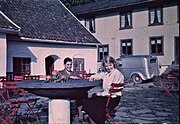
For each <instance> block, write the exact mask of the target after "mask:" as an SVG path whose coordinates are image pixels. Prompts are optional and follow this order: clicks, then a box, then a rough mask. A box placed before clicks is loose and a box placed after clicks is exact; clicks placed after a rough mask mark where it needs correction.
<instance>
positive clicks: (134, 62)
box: [117, 55, 159, 83]
mask: <svg viewBox="0 0 180 124" xmlns="http://www.w3.org/2000/svg"><path fill="white" fill-rule="evenodd" d="M117 61H118V62H119V66H118V68H119V70H120V71H121V72H122V73H123V74H124V76H125V78H126V79H127V78H131V79H132V80H133V82H134V83H142V82H143V81H145V80H148V79H152V78H153V77H154V76H158V74H159V69H158V60H157V57H155V56H150V55H134V56H124V57H120V58H118V59H117Z"/></svg>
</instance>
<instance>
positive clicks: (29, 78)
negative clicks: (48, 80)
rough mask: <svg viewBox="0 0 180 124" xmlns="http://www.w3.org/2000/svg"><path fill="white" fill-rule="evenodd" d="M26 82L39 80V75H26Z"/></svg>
mask: <svg viewBox="0 0 180 124" xmlns="http://www.w3.org/2000/svg"><path fill="white" fill-rule="evenodd" d="M24 80H39V75H27V76H26V75H25V76H24Z"/></svg>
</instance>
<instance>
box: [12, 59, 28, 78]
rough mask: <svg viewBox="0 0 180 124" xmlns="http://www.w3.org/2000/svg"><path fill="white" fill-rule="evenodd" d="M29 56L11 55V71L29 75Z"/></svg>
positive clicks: (16, 73)
mask: <svg viewBox="0 0 180 124" xmlns="http://www.w3.org/2000/svg"><path fill="white" fill-rule="evenodd" d="M30 63H31V58H20V57H13V73H14V74H15V75H30Z"/></svg>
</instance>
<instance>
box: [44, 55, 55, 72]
mask: <svg viewBox="0 0 180 124" xmlns="http://www.w3.org/2000/svg"><path fill="white" fill-rule="evenodd" d="M45 66H46V75H51V72H52V71H53V70H54V58H53V57H51V56H48V57H46V58H45Z"/></svg>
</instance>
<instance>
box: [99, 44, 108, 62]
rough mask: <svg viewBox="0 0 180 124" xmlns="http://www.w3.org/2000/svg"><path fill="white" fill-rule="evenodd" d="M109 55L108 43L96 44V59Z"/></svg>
mask: <svg viewBox="0 0 180 124" xmlns="http://www.w3.org/2000/svg"><path fill="white" fill-rule="evenodd" d="M108 55H109V45H101V46H98V61H102V59H103V58H104V57H105V56H108Z"/></svg>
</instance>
